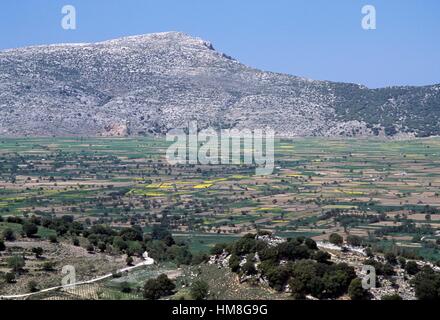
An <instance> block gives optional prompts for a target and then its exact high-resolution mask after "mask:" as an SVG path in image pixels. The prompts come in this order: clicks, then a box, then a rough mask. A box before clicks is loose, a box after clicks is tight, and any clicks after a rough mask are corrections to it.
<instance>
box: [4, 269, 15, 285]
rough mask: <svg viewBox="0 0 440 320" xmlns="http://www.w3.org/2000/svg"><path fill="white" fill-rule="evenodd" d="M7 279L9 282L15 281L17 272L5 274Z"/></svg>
mask: <svg viewBox="0 0 440 320" xmlns="http://www.w3.org/2000/svg"><path fill="white" fill-rule="evenodd" d="M5 281H6V282H7V283H13V282H14V281H15V274H14V273H13V272H8V273H6V274H5Z"/></svg>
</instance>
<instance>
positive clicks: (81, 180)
mask: <svg viewBox="0 0 440 320" xmlns="http://www.w3.org/2000/svg"><path fill="white" fill-rule="evenodd" d="M167 147H168V143H167V142H166V141H165V140H164V139H159V138H157V139H156V138H146V137H144V138H21V139H6V138H3V139H0V216H1V217H2V218H3V219H2V221H1V222H0V234H2V233H3V232H4V230H6V229H9V230H12V231H13V232H14V233H15V234H16V238H17V239H15V241H14V242H11V243H9V242H6V244H7V247H8V248H9V250H8V252H7V253H3V254H2V255H1V256H0V272H6V271H7V266H6V259H7V258H8V256H11V255H14V254H19V253H22V252H28V253H30V252H31V247H32V246H39V247H42V248H44V256H45V259H46V260H49V261H52V262H53V263H54V264H55V266H61V265H63V264H69V263H70V264H75V265H76V264H79V265H80V268H79V276H80V278H81V279H87V278H90V277H92V276H94V275H100V274H105V273H106V272H111V271H112V270H115V269H117V268H120V267H122V266H123V265H124V264H125V258H126V256H124V255H122V254H116V253H115V252H112V251H111V250H110V251H109V250H107V251H106V252H105V253H99V254H97V253H91V252H90V250H86V248H87V245H88V241H89V240H88V239H86V238H83V237H80V239H79V242H80V243H79V244H76V245H73V244H72V243H71V239H68V238H67V237H66V236H63V235H62V234H61V235H60V234H59V233H57V232H55V231H54V230H53V229H51V228H48V227H45V226H44V225H39V227H38V231H37V233H36V234H35V235H34V237H33V238H32V239H30V238H28V237H26V236H25V235H24V233H25V232H24V231H23V226H22V225H21V224H20V223H16V222H14V220H13V219H11V217H17V218H31V217H39V218H50V219H54V218H55V219H56V218H59V219H62V218H63V217H64V216H70V217H72V219H73V221H75V222H80V223H82V224H85V225H88V226H96V225H105V226H108V227H111V228H113V229H115V230H121V229H123V228H131V227H133V226H136V227H140V229H141V230H142V231H143V232H144V233H145V234H150V233H151V232H152V231H153V230H154V228H155V227H157V226H159V225H162V224H163V222H164V220H166V221H167V229H168V230H169V232H171V234H172V236H173V237H174V239H176V241H179V242H182V243H185V244H186V245H187V246H188V248H189V250H190V251H191V253H192V254H203V253H206V254H207V253H209V252H210V249H211V248H212V247H213V246H214V245H215V244H217V243H231V242H233V241H235V240H237V239H238V238H239V237H241V236H243V235H245V234H248V233H256V232H259V231H269V232H271V233H272V234H273V235H275V236H278V237H283V238H294V237H299V236H304V237H309V238H312V239H314V240H316V241H322V240H327V239H328V237H329V235H330V234H332V233H338V234H340V235H341V236H343V237H344V238H345V239H346V238H347V237H348V236H349V235H356V236H359V237H361V238H362V241H363V242H364V243H365V244H367V245H368V246H370V247H371V248H372V249H373V250H375V251H378V252H381V251H382V252H383V251H389V250H392V251H394V252H396V253H399V254H400V253H405V254H406V255H412V256H414V257H418V258H423V259H426V260H430V261H433V262H437V261H439V260H440V241H439V238H440V210H439V207H440V193H439V186H440V157H439V156H440V139H438V138H430V139H415V140H409V141H390V140H387V141H384V140H369V139H343V140H342V139H341V140H331V139H327V140H324V139H311V138H310V139H298V140H288V139H278V140H277V141H276V148H275V161H276V163H275V171H274V173H273V174H272V175H269V176H255V168H254V167H252V166H246V165H176V166H171V165H169V164H168V163H167V161H166V159H165V153H166V149H167ZM8 218H9V219H8ZM55 236H57V237H58V239H57V241H56V243H55V241H53V238H54V237H55ZM34 260H35V261H31V262H30V268H29V270H28V273H29V274H28V277H30V276H31V275H32V279H40V280H42V281H43V280H44V281H45V282H47V283H46V284H45V285H46V286H49V285H52V284H53V283H55V282H59V281H60V278H61V275H60V274H57V275H56V276H55V275H54V276H51V275H52V274H53V273H50V272H49V271H47V270H46V271H44V270H43V271H42V269H44V268H42V264H43V263H44V261H40V260H39V259H34ZM80 261H82V262H80ZM67 262H69V263H67ZM175 269H177V266H175ZM214 271H215V270H214ZM206 272H208V274H209V272H213V271H212V270H211V271H210V270H206ZM25 279H26V278H25ZM27 280H29V279H26V281H27ZM20 281H21V280H20ZM20 281H18V282H17V283H19V284H20V285H19V286H3V287H2V288H3V289H1V291H2V292H3V293H4V292H7V293H11V292H12V293H18V292H22V291H23V289H24V288H25V286H26V281H24V280H23V281H24V282H23V283H21V282H20ZM139 281H140V280H139ZM97 286H98V285H97ZM43 287H44V286H43ZM12 288H13V289H12ZM109 288H110V289H108V288H107V287H106V289H105V290H104V289H103V288H101V287H99V286H98V287H96V288H95V287H93V288H92V289H93V290H92V289H90V292H92V293H90V294H94V295H98V294H110V293H108V292H109V290H111V285H110V286H109ZM102 292H104V293H102ZM179 292H180V291H179ZM182 292H183V294H184V290H183V291H182ZM73 294H77V295H81V294H84V295H86V293H81V294H80V293H73ZM87 294H88V293H87ZM131 294H132V295H133V294H134V293H131ZM219 294H220V293H219ZM248 294H249V296H252V297H253V295H252V294H253V293H252V292H248ZM262 294H264V293H262ZM122 298H123V297H122Z"/></svg>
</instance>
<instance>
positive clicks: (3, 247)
mask: <svg viewBox="0 0 440 320" xmlns="http://www.w3.org/2000/svg"><path fill="white" fill-rule="evenodd" d="M5 250H6V245H5V242H4V241H3V240H0V252H1V251H5Z"/></svg>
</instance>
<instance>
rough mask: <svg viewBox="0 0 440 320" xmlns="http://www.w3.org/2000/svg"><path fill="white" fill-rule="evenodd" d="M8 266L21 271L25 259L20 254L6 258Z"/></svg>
mask: <svg viewBox="0 0 440 320" xmlns="http://www.w3.org/2000/svg"><path fill="white" fill-rule="evenodd" d="M7 263H8V267H9V268H11V269H12V270H13V271H14V272H19V271H21V270H22V269H23V268H24V266H25V264H26V263H25V261H24V259H23V257H20V256H12V257H10V258H9V259H8V260H7Z"/></svg>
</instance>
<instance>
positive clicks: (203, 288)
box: [191, 280, 209, 300]
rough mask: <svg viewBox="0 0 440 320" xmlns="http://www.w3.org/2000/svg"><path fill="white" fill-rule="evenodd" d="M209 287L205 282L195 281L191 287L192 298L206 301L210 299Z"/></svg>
mask: <svg viewBox="0 0 440 320" xmlns="http://www.w3.org/2000/svg"><path fill="white" fill-rule="evenodd" d="M208 292H209V286H208V284H207V283H206V282H205V281H203V280H197V281H195V282H194V283H193V284H192V286H191V297H192V298H193V299H194V300H205V299H206V298H207V297H208Z"/></svg>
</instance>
